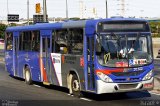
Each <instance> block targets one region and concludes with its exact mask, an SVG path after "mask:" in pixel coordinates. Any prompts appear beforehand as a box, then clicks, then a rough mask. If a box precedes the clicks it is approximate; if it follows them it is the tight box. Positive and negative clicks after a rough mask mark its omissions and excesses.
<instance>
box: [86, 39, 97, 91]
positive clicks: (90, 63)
mask: <svg viewBox="0 0 160 106" xmlns="http://www.w3.org/2000/svg"><path fill="white" fill-rule="evenodd" d="M87 56H88V57H87V74H88V76H87V77H88V78H87V79H88V90H91V91H94V90H95V79H94V37H87Z"/></svg>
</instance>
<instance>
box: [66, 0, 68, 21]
mask: <svg viewBox="0 0 160 106" xmlns="http://www.w3.org/2000/svg"><path fill="white" fill-rule="evenodd" d="M66 18H67V19H68V0H66Z"/></svg>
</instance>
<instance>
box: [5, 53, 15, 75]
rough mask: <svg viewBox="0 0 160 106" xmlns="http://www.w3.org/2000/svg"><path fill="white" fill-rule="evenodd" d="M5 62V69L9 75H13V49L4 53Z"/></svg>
mask: <svg viewBox="0 0 160 106" xmlns="http://www.w3.org/2000/svg"><path fill="white" fill-rule="evenodd" d="M5 63H6V69H7V71H8V72H9V73H10V75H12V76H13V75H14V71H13V51H6V53H5Z"/></svg>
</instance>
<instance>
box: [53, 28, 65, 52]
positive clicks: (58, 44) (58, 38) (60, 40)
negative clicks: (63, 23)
mask: <svg viewBox="0 0 160 106" xmlns="http://www.w3.org/2000/svg"><path fill="white" fill-rule="evenodd" d="M54 38H55V52H56V53H60V48H63V47H65V49H66V50H65V53H67V52H68V50H67V30H65V29H63V30H57V31H55V37H54Z"/></svg>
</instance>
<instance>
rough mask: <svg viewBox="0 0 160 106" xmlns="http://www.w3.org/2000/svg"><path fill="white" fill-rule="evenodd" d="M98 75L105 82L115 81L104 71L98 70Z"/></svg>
mask: <svg viewBox="0 0 160 106" xmlns="http://www.w3.org/2000/svg"><path fill="white" fill-rule="evenodd" d="M97 75H98V77H99V78H100V79H101V80H102V81H104V82H113V80H112V79H111V78H110V77H109V76H107V75H106V74H103V73H102V72H97Z"/></svg>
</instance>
